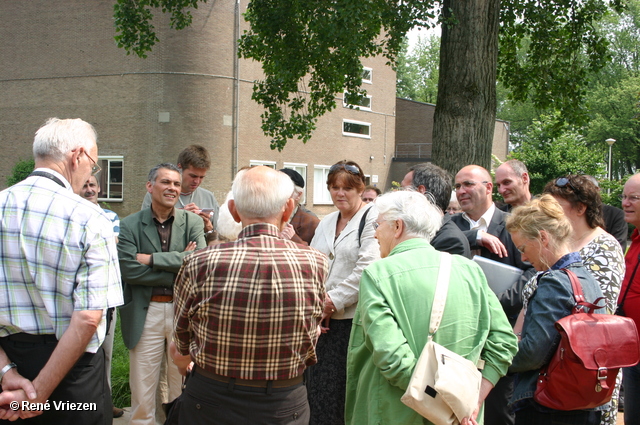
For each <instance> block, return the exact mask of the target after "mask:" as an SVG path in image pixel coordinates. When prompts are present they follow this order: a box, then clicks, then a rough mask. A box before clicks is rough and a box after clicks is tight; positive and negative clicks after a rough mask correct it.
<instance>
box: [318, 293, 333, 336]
mask: <svg viewBox="0 0 640 425" xmlns="http://www.w3.org/2000/svg"><path fill="white" fill-rule="evenodd" d="M335 312H336V306H335V304H333V301H332V300H331V297H330V296H329V294H326V295H325V297H324V309H323V311H322V321H321V323H322V325H321V326H320V330H321V331H322V333H327V331H328V330H329V322H330V320H331V316H333V313H335Z"/></svg>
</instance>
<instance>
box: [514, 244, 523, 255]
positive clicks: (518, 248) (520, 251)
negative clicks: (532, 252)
mask: <svg viewBox="0 0 640 425" xmlns="http://www.w3.org/2000/svg"><path fill="white" fill-rule="evenodd" d="M516 249H517V250H518V252H519V253H520V254H524V249H525V246H524V245H522V246H518V247H516Z"/></svg>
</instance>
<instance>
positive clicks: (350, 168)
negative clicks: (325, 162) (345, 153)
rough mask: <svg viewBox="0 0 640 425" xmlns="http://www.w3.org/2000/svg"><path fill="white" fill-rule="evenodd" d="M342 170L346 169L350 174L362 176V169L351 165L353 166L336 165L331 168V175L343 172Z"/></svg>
mask: <svg viewBox="0 0 640 425" xmlns="http://www.w3.org/2000/svg"><path fill="white" fill-rule="evenodd" d="M342 169H344V170H345V171H347V172H348V173H350V174H353V175H354V176H359V175H360V169H359V168H358V167H356V166H355V165H351V164H334V165H332V166H331V168H329V174H331V173H335V172H336V171H338V170H342Z"/></svg>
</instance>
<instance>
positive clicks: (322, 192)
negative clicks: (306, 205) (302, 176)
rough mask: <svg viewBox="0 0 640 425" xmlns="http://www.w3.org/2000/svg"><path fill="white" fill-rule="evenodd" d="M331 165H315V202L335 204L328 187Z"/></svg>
mask: <svg viewBox="0 0 640 425" xmlns="http://www.w3.org/2000/svg"><path fill="white" fill-rule="evenodd" d="M330 168H331V166H330V165H314V167H313V203H314V204H325V205H327V204H333V201H332V200H331V194H330V193H329V189H327V177H329V169H330Z"/></svg>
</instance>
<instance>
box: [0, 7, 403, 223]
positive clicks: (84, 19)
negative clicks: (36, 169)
mask: <svg viewBox="0 0 640 425" xmlns="http://www.w3.org/2000/svg"><path fill="white" fill-rule="evenodd" d="M234 6H235V1H234V0H217V1H215V2H208V3H205V4H200V5H199V8H198V9H197V10H195V11H194V12H193V15H194V20H193V25H192V26H191V27H190V28H187V29H185V30H182V31H174V30H171V29H169V25H168V18H167V17H166V16H163V15H162V14H160V13H159V12H158V13H156V19H155V21H154V23H153V24H154V26H155V28H156V31H157V34H158V38H159V39H160V42H159V43H158V44H157V45H156V46H155V47H154V50H153V52H151V53H150V54H149V56H148V58H147V59H140V58H137V57H135V56H127V55H126V54H125V52H124V50H122V49H118V48H117V47H116V45H115V42H114V40H113V36H114V35H115V32H114V28H113V18H112V13H113V2H112V1H111V0H57V1H48V0H29V1H24V0H3V1H2V2H0V15H1V16H3V25H2V26H1V27H0V57H2V58H3V66H2V67H0V146H2V147H3V152H4V155H2V156H0V188H2V187H4V185H5V184H4V183H5V181H6V177H7V175H8V174H9V173H10V170H11V168H12V166H13V165H14V164H15V162H16V161H17V160H19V159H28V158H30V157H31V144H32V141H33V134H34V132H35V131H36V130H37V128H38V127H39V126H40V125H41V124H42V123H43V122H44V121H45V120H46V119H47V118H48V117H52V116H57V117H60V118H75V117H80V118H82V119H84V120H86V121H88V122H90V123H92V124H93V125H94V126H95V127H96V130H97V131H98V136H99V153H100V155H101V156H104V155H122V156H124V201H123V202H121V203H112V204H111V207H112V209H114V210H115V211H116V212H118V213H119V214H120V215H122V216H125V215H128V214H130V213H131V212H134V211H136V210H138V209H139V207H140V203H141V200H142V197H143V195H144V184H145V182H146V176H147V173H148V171H149V169H150V168H151V167H152V166H154V165H155V164H157V163H159V162H164V161H171V162H174V161H176V159H177V155H178V153H179V151H180V150H182V149H183V148H184V147H185V146H187V145H189V144H192V143H198V144H202V145H204V146H205V147H207V148H208V149H209V151H210V152H211V154H212V157H213V164H212V168H211V170H210V172H209V175H208V176H207V178H206V180H205V182H204V183H203V187H205V188H207V189H209V190H212V191H214V192H215V194H216V196H217V197H218V199H219V200H222V199H224V194H225V193H226V192H227V190H228V189H229V188H230V184H231V180H232V177H233V170H234V165H237V166H238V167H242V166H245V165H249V162H250V161H251V160H263V161H275V162H276V165H277V167H278V168H281V167H282V166H283V164H284V163H285V162H288V163H300V164H307V167H308V188H309V189H308V191H307V199H308V200H309V202H308V205H310V206H311V207H312V208H313V209H314V210H316V211H317V212H318V213H319V214H321V215H322V214H326V213H327V212H329V211H331V210H332V207H331V206H320V205H318V206H313V205H311V202H312V200H313V193H312V190H311V188H313V166H314V165H315V164H321V165H331V164H333V163H335V162H336V161H338V160H341V159H345V158H348V159H352V160H355V161H356V162H358V163H359V164H360V165H361V166H362V167H363V168H364V170H365V172H366V173H367V174H370V175H376V176H378V181H379V183H378V185H380V186H381V187H384V185H385V184H386V179H387V170H388V168H389V163H390V161H391V158H392V156H393V145H394V137H395V73H394V72H393V71H392V70H391V69H390V68H389V67H387V66H386V65H384V62H385V61H384V60H383V59H367V60H365V66H369V67H371V68H373V84H372V85H367V89H368V90H369V94H371V95H372V96H373V102H372V105H373V108H372V109H373V110H372V111H371V112H364V111H355V110H350V109H345V108H343V107H342V104H341V101H340V102H339V105H338V107H337V108H336V110H335V111H334V112H332V113H330V114H328V115H327V116H325V117H323V118H321V120H320V122H319V123H318V129H317V130H316V132H315V134H314V136H313V137H312V139H311V140H310V141H309V142H308V143H307V144H306V145H303V144H302V143H301V142H299V141H291V142H289V144H288V145H287V147H286V148H285V149H284V151H283V152H277V151H271V150H270V149H269V143H268V140H267V138H265V137H264V136H263V135H262V133H261V131H260V108H259V107H258V106H257V105H256V104H255V103H254V102H253V101H251V100H250V97H251V91H252V83H251V81H253V80H254V79H256V78H259V77H260V68H259V64H256V63H254V62H250V61H244V60H241V61H240V62H239V64H240V66H239V71H240V80H241V81H240V83H239V90H240V92H239V98H240V103H239V116H238V118H239V121H238V122H239V128H238V136H239V149H238V153H237V158H238V163H237V164H235V162H234V161H235V156H234V151H233V137H234V128H233V127H232V126H230V125H229V121H230V120H231V117H232V116H233V114H234V108H233V99H234V80H233V65H234V58H235V57H234V55H233V47H234V46H233V43H234V32H233V24H234V19H235V18H234ZM245 7H246V1H243V5H242V11H244V8H245ZM246 25H247V24H246V23H243V26H244V28H246ZM340 96H341V95H340ZM166 112H168V113H169V115H170V121H169V122H159V120H158V114H159V113H166ZM343 118H347V119H354V120H357V121H363V122H370V123H371V125H372V132H371V139H359V138H354V137H345V136H343V135H342V131H341V130H342V119H343ZM371 156H373V157H374V159H372V160H370V159H369V158H370V157H371Z"/></svg>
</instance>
